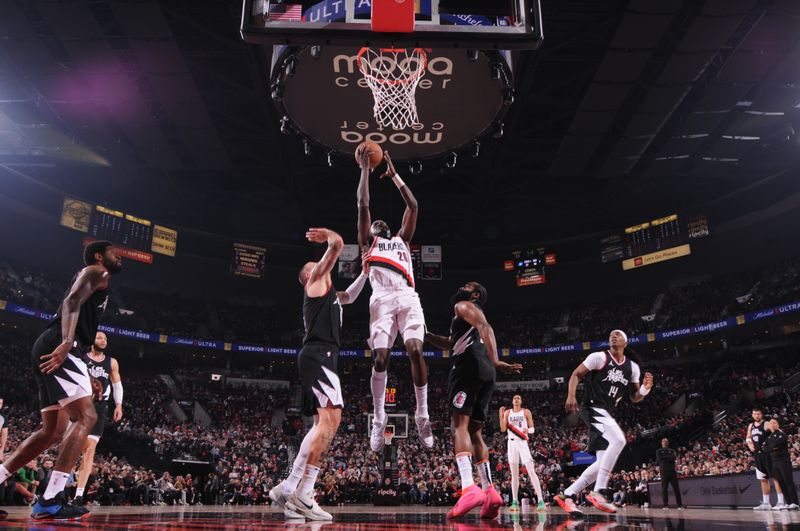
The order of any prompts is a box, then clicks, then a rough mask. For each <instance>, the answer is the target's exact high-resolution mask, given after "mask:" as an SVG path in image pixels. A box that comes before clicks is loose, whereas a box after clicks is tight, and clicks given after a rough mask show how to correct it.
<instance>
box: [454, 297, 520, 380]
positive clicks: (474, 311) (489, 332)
mask: <svg viewBox="0 0 800 531" xmlns="http://www.w3.org/2000/svg"><path fill="white" fill-rule="evenodd" d="M456 315H457V316H458V317H460V318H462V319H464V320H465V321H466V322H468V323H469V324H470V325H472V326H474V327H475V330H477V331H478V333H479V334H480V336H481V341H483V344H484V345H486V356H487V357H488V358H489V362H491V364H492V365H494V367H495V369H497V370H500V371H502V372H508V373H513V374H517V373H519V372H520V371H521V370H522V365H521V364H519V363H506V362H504V361H500V359H499V358H498V357H497V340H496V339H495V337H494V329H493V328H492V325H490V324H489V322H488V321H487V320H486V316H485V315H484V313H483V310H481V309H480V308H479V307H478V306H477V305H476V304H475V303H473V302H470V301H460V302H458V303H457V304H456ZM453 348H454V349H457V345H455V346H454V347H453Z"/></svg>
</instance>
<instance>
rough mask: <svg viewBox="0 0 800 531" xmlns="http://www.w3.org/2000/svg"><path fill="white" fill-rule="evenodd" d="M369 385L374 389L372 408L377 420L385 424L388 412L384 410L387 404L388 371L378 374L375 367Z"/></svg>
mask: <svg viewBox="0 0 800 531" xmlns="http://www.w3.org/2000/svg"><path fill="white" fill-rule="evenodd" d="M369 385H370V387H371V388H372V406H373V408H374V410H373V412H374V413H375V418H377V419H378V420H379V421H381V422H383V419H385V418H386V411H385V410H384V404H385V403H386V371H383V372H377V371H376V370H375V367H373V368H372V378H370V381H369Z"/></svg>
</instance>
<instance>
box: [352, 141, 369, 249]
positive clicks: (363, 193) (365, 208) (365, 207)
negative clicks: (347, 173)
mask: <svg viewBox="0 0 800 531" xmlns="http://www.w3.org/2000/svg"><path fill="white" fill-rule="evenodd" d="M371 154H372V152H371V151H368V150H366V149H363V150H361V153H359V154H358V166H359V167H360V168H361V177H360V179H359V180H358V191H357V192H356V199H357V203H358V245H359V247H360V248H362V249H363V248H364V247H366V246H369V244H370V234H369V227H370V225H372V217H371V216H370V212H369V171H370V170H369V157H370V155H371Z"/></svg>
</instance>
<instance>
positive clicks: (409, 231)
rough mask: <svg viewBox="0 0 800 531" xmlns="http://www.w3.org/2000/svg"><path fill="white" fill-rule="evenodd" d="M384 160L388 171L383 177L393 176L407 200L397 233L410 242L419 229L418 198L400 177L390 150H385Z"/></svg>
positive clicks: (404, 198)
mask: <svg viewBox="0 0 800 531" xmlns="http://www.w3.org/2000/svg"><path fill="white" fill-rule="evenodd" d="M383 160H385V161H386V171H385V172H384V173H383V175H381V178H383V177H391V179H392V182H394V184H395V186H397V189H398V190H400V195H402V196H403V201H405V202H406V210H405V212H403V223H402V224H401V225H400V231H399V232H398V233H397V235H398V236H400V237H401V238H402V239H403V241H404V242H410V241H411V239H412V238H413V237H414V233H415V232H416V230H417V211H418V210H419V205H418V204H417V198H416V197H414V194H412V193H411V188H409V187H408V185H407V184H406V183H405V182H404V181H403V179H401V178H400V175H398V174H397V170H395V168H394V163H393V162H392V158H391V157H390V156H389V152H388V151H384V152H383Z"/></svg>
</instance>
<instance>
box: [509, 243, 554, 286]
mask: <svg viewBox="0 0 800 531" xmlns="http://www.w3.org/2000/svg"><path fill="white" fill-rule="evenodd" d="M555 263H556V255H555V254H554V253H547V252H546V251H545V250H544V248H538V249H528V250H525V251H514V252H513V253H512V259H511V260H506V261H505V262H504V264H503V269H504V270H505V271H513V272H514V273H515V275H516V277H517V278H516V283H517V286H518V287H522V286H535V285H538V284H545V283H546V282H547V274H546V273H547V266H551V265H555Z"/></svg>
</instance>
